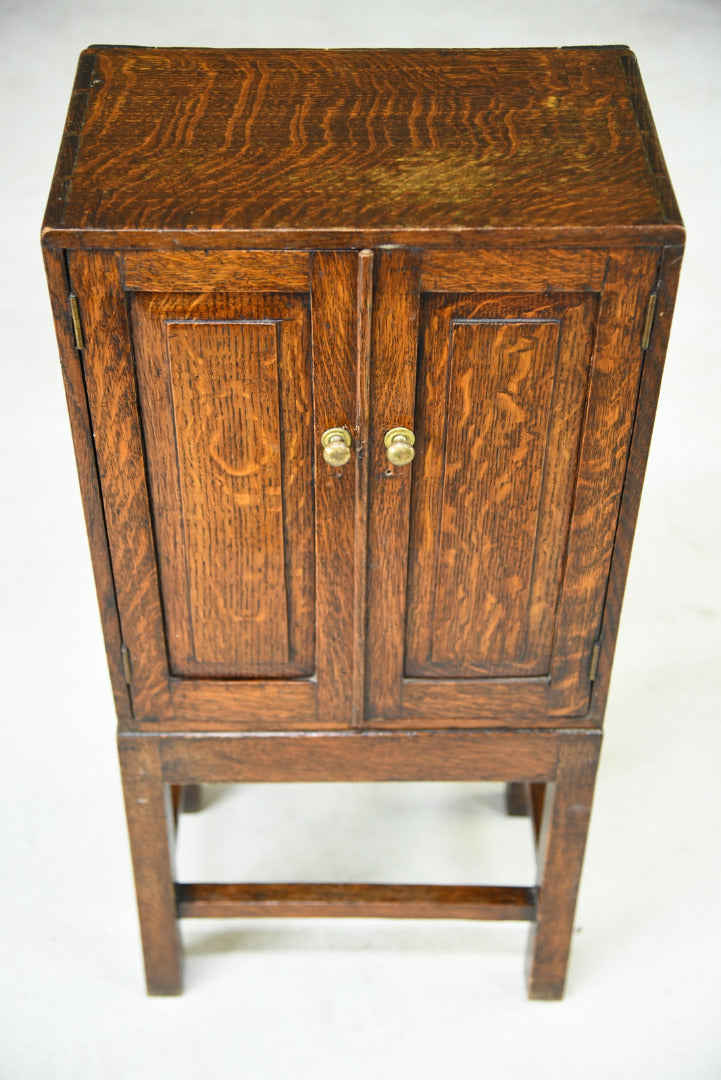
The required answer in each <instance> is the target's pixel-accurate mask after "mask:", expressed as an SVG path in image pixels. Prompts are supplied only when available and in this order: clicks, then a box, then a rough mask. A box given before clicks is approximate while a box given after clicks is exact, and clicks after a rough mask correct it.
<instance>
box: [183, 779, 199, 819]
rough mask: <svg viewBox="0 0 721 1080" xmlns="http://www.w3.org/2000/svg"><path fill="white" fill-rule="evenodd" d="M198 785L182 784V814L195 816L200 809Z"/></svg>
mask: <svg viewBox="0 0 721 1080" xmlns="http://www.w3.org/2000/svg"><path fill="white" fill-rule="evenodd" d="M201 805H202V804H201V798H200V784H183V798H182V800H181V803H180V809H181V810H182V811H183V813H184V814H197V813H198V811H199V810H200V808H201Z"/></svg>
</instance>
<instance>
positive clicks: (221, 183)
mask: <svg viewBox="0 0 721 1080" xmlns="http://www.w3.org/2000/svg"><path fill="white" fill-rule="evenodd" d="M680 220H681V219H680V216H679V213H678V208H677V206H676V202H675V199H674V196H673V192H672V189H671V185H670V182H669V179H668V175H667V173H666V169H665V166H664V162H663V158H662V155H661V152H660V149H659V147H658V142H657V138H656V134H655V131H654V128H653V121H652V119H651V115H650V112H649V109H648V105H647V102H646V98H645V94H644V91H643V87H642V84H641V80H640V77H639V74H638V69H637V66H636V62H635V58H634V57H633V54H632V53H630V52H629V51H628V49H625V48H623V47H607V48H578V49H575V48H574V49H488V50H456V49H453V50H421V49H402V50H399V49H393V50H366V49H350V50H280V49H278V50H275V49H272V50H263V49H250V50H239V49H145V48H131V47H124V46H122V47H112V46H95V47H92V48H90V49H88V50H86V51H85V52H84V53H83V54H82V56H81V58H80V63H79V66H78V73H77V76H76V81H75V87H74V90H73V97H72V100H71V105H70V110H69V113H68V121H67V124H66V128H65V134H64V137H63V144H62V147H61V151H60V156H59V159H58V164H57V167H56V172H55V179H54V182H53V188H52V191H51V194H50V200H49V203H48V211H47V215H46V220H45V225H46V228H47V230H49V232H52V231H53V230H60V231H62V232H73V231H76V230H82V231H87V230H90V231H91V232H108V233H116V232H121V233H130V232H132V231H134V230H143V231H151V232H153V231H165V232H167V231H174V230H180V231H188V230H192V231H198V230H199V231H201V232H202V231H206V230H209V231H223V230H227V231H231V232H238V231H241V232H242V231H246V230H250V231H266V230H288V232H289V233H298V232H304V231H307V232H309V233H313V232H319V231H324V230H325V231H336V230H348V231H353V230H366V231H371V232H378V233H379V234H382V233H384V232H386V233H388V234H389V235H390V234H392V233H394V232H397V231H398V230H467V229H471V230H479V229H510V230H516V229H541V230H543V229H609V228H611V229H613V228H621V229H633V230H637V231H638V230H641V231H644V230H647V229H651V230H657V229H658V228H659V226H660V227H665V226H668V225H672V226H673V225H678V224H680Z"/></svg>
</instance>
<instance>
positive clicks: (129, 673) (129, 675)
mask: <svg viewBox="0 0 721 1080" xmlns="http://www.w3.org/2000/svg"><path fill="white" fill-rule="evenodd" d="M120 656H121V657H122V661H123V674H124V675H125V681H126V683H127V684H128V686H130V684H131V682H132V681H133V669H132V668H131V666H130V649H129V648H128V646H127V645H121V646H120Z"/></svg>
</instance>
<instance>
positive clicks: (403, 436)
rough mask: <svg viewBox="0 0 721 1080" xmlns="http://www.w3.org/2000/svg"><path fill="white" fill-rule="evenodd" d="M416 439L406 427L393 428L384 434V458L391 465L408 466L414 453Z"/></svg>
mask: <svg viewBox="0 0 721 1080" xmlns="http://www.w3.org/2000/svg"><path fill="white" fill-rule="evenodd" d="M415 441H416V437H415V435H414V434H413V432H412V431H410V430H409V428H407V427H394V428H391V430H390V431H387V432H386V433H385V437H384V439H383V442H384V443H385V445H386V457H387V458H388V460H389V461H390V463H391V465H410V463H411V462H412V461H413V458H414V457H415V456H416V452H415V450H414V449H413V444H414V443H415Z"/></svg>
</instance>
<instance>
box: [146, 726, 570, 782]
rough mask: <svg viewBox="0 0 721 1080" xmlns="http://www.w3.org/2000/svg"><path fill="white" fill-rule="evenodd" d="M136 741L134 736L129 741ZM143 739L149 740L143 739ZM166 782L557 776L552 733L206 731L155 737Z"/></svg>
mask: <svg viewBox="0 0 721 1080" xmlns="http://www.w3.org/2000/svg"><path fill="white" fill-rule="evenodd" d="M127 737H128V738H131V739H132V738H133V736H130V735H129V736H127ZM143 737H144V738H148V736H143ZM152 737H153V738H154V739H155V740H156V741H157V744H158V748H159V753H160V756H161V760H162V769H163V778H164V779H165V781H166V783H169V784H193V783H200V782H202V781H205V782H207V783H214V784H225V783H233V782H239V783H252V782H253V781H256V780H257V781H260V782H267V783H286V782H293V781H304V782H305V781H309V782H312V783H318V782H322V781H333V780H337V779H338V778H339V777H342V778H343V779H344V780H346V781H357V782H364V781H370V780H413V781H417V780H499V781H504V780H507V779H508V777H509V776H513V777H515V778H516V779H518V780H526V781H528V782H542V781H548V780H553V779H554V778H555V775H556V765H557V761H558V754H559V747H560V746H561V744H562V742H563V740H564V739H566V738H569V737H571V738H575V737H577V736H576V733H575V732H574V733H573V735H571V736H569V735H568V733H567V732H556V731H537V730H535V731H513V730H509V729H506V730H502V729H497V730H495V731H455V730H446V731H417V730H408V729H406V730H405V731H334V732H313V733H310V732H282V733H281V732H272V733H267V732H258V731H255V732H250V731H249V732H227V733H219V732H215V733H212V732H208V733H205V734H204V733H192V732H183V733H177V734H170V733H166V734H161V735H153V736H152Z"/></svg>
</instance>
